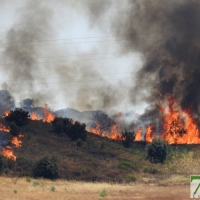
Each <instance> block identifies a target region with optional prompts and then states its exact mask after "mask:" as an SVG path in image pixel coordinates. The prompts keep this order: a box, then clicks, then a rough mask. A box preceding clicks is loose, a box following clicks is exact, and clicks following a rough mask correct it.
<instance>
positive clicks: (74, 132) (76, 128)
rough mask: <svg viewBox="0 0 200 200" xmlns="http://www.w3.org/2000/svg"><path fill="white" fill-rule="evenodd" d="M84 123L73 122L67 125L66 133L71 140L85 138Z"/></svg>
mask: <svg viewBox="0 0 200 200" xmlns="http://www.w3.org/2000/svg"><path fill="white" fill-rule="evenodd" d="M85 127H86V125H85V124H83V123H80V122H77V121H76V122H75V123H74V124H72V125H68V126H67V127H66V128H67V131H65V132H66V134H67V135H68V136H69V137H70V138H71V139H72V140H73V141H76V140H78V139H81V140H86V137H87V135H86V133H87V132H86V130H85Z"/></svg>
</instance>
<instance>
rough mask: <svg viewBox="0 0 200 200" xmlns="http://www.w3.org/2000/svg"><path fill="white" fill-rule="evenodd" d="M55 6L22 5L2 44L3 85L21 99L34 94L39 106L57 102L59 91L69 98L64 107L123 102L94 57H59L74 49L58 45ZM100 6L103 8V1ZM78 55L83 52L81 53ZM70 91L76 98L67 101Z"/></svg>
mask: <svg viewBox="0 0 200 200" xmlns="http://www.w3.org/2000/svg"><path fill="white" fill-rule="evenodd" d="M66 2H67V1H66ZM56 3H57V4H56V5H60V4H59V3H64V2H63V1H61V0H60V1H58V2H56ZM67 3H69V2H67ZM81 4H82V3H81ZM81 4H80V5H81ZM90 6H91V7H92V8H95V9H96V6H97V5H96V4H94V5H93V4H92V2H90ZM53 8H54V6H51V5H50V6H49V5H47V4H46V3H45V2H41V1H34V2H33V1H26V4H25V5H22V9H20V8H19V11H20V12H19V13H20V17H19V19H18V21H17V20H16V23H14V25H13V26H12V28H11V29H10V30H9V31H8V32H7V34H6V42H4V43H3V44H2V45H3V46H4V52H3V58H4V59H3V60H4V62H3V64H2V65H1V72H2V74H4V75H5V77H6V78H7V80H6V81H5V83H3V84H2V88H3V89H6V90H8V91H9V92H11V94H12V95H13V96H15V97H18V99H20V100H22V99H24V98H32V99H34V105H36V106H38V105H44V103H48V104H50V105H53V106H55V105H56V104H58V103H59V100H58V99H56V96H57V94H59V95H60V96H62V97H60V96H59V98H62V101H64V102H65V101H67V102H68V104H67V105H66V106H68V107H74V108H76V109H80V110H87V109H89V110H94V109H102V110H104V109H107V108H110V107H112V106H116V105H117V104H119V103H121V100H122V99H123V97H122V96H123V95H121V90H120V89H118V87H117V85H116V86H110V84H109V83H108V82H107V81H106V80H104V78H103V77H102V76H101V75H100V74H99V73H98V72H97V70H96V69H95V62H93V61H91V60H89V59H88V60H89V61H84V62H82V63H81V62H76V58H75V59H73V60H71V63H68V62H66V63H65V62H60V60H59V56H60V55H65V56H68V54H70V53H68V50H67V47H63V46H57V44H56V42H57V41H56V39H57V38H56V37H57V36H56V34H55V32H56V30H55V28H54V23H55V21H54V20H55V19H54V18H53V17H54V11H55V10H53ZM75 9H76V8H75ZM101 10H104V6H103V5H102V9H101ZM99 12H100V11H99ZM99 14H100V13H99ZM67 26H68V25H67V24H66V27H67ZM67 29H70V27H67ZM54 38H55V40H54ZM62 42H63V43H64V42H65V43H66V42H71V41H70V40H68V41H62ZM46 44H47V45H46ZM91 53H93V52H91ZM94 53H95V50H94ZM71 54H72V53H71ZM74 54H76V53H74ZM77 54H83V55H84V53H82V52H78V53H77ZM56 56H57V58H56ZM69 56H70V55H69ZM53 57H54V59H53V60H52V58H53ZM82 58H83V57H82ZM68 59H69V58H68ZM78 59H80V58H78ZM61 61H62V60H61ZM88 80H89V81H88ZM99 83H101V84H99ZM71 96H74V98H73V100H71V102H69V97H71Z"/></svg>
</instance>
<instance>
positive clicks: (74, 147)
mask: <svg viewBox="0 0 200 200" xmlns="http://www.w3.org/2000/svg"><path fill="white" fill-rule="evenodd" d="M3 121H4V119H1V122H3ZM4 123H5V122H4ZM20 131H21V133H23V135H24V137H23V138H21V140H22V146H21V147H20V148H16V147H14V148H13V150H14V154H15V155H16V156H17V159H16V162H14V161H12V162H13V164H10V166H9V167H7V168H6V169H4V170H3V172H2V174H3V175H6V176H28V177H31V176H32V166H33V165H34V163H35V161H37V160H38V159H41V158H42V157H43V156H45V155H55V156H56V157H57V158H58V165H59V174H60V175H59V178H61V179H67V180H79V181H82V180H84V181H106V182H119V183H122V182H127V183H128V182H131V181H137V182H141V183H158V184H165V181H164V180H167V179H169V177H170V176H174V175H178V176H181V178H178V179H177V178H176V181H175V182H177V183H178V184H183V183H185V182H186V181H185V180H186V179H185V178H184V177H187V176H188V175H190V174H191V172H193V173H195V172H197V173H198V171H199V169H198V165H197V163H198V162H199V156H198V155H199V148H198V146H196V145H179V146H171V147H170V149H171V153H170V154H169V156H168V158H167V160H166V161H165V163H164V164H152V163H150V162H149V161H148V160H147V159H146V156H147V152H146V146H147V144H146V142H134V143H133V144H132V146H131V147H130V148H125V147H124V146H123V144H122V142H121V141H113V140H110V139H108V138H103V137H100V136H98V135H94V134H92V133H87V140H86V141H84V142H82V143H81V144H82V145H81V144H80V143H78V142H76V141H71V139H70V138H68V137H67V136H66V135H62V134H61V135H56V134H55V133H54V132H53V129H52V125H51V123H46V122H42V121H41V120H40V121H31V120H30V121H29V122H28V124H27V125H24V126H21V127H20ZM197 156H198V157H197ZM185 157H187V160H186V159H185ZM194 158H195V159H194ZM184 162H185V164H184ZM191 163H193V165H191ZM183 164H184V166H183ZM191 166H193V167H191ZM130 174H131V175H133V176H132V177H134V178H130ZM172 182H173V181H172ZM168 183H169V181H168Z"/></svg>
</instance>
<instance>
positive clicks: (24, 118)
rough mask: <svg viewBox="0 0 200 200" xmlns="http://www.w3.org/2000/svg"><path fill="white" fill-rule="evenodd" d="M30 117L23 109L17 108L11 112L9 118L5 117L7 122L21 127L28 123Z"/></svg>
mask: <svg viewBox="0 0 200 200" xmlns="http://www.w3.org/2000/svg"><path fill="white" fill-rule="evenodd" d="M29 117H30V116H29V114H28V112H26V111H24V110H23V109H21V108H16V109H15V110H11V111H10V113H9V114H8V116H5V120H6V121H7V122H15V124H16V125H17V126H21V125H24V124H26V123H27V122H28V118H29Z"/></svg>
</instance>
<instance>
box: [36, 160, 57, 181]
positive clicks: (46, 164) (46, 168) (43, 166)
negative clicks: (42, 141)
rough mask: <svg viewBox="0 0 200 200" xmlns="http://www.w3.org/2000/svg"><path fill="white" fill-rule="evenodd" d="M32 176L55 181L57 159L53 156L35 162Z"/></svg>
mask: <svg viewBox="0 0 200 200" xmlns="http://www.w3.org/2000/svg"><path fill="white" fill-rule="evenodd" d="M33 176H34V177H43V178H49V179H57V178H58V177H59V168H58V164H57V158H56V157H55V156H44V157H43V158H42V159H40V160H39V161H37V162H36V163H35V165H34V167H33Z"/></svg>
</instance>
